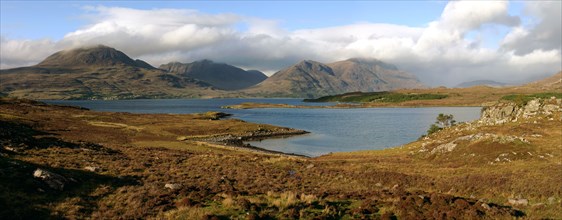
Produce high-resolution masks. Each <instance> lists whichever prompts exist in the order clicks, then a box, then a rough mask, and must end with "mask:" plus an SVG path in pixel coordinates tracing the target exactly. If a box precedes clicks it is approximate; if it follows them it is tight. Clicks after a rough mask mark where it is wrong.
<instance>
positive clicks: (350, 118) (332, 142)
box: [46, 99, 480, 156]
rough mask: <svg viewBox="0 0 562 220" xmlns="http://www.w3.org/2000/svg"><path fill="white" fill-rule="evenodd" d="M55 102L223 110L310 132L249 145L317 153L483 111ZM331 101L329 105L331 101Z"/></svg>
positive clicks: (387, 139) (393, 141) (401, 137)
mask: <svg viewBox="0 0 562 220" xmlns="http://www.w3.org/2000/svg"><path fill="white" fill-rule="evenodd" d="M46 102H48V103H53V104H64V105H75V106H82V107H86V108H89V109H92V110H96V111H111V112H136V113H195V112H206V111H222V112H227V113H231V114H234V116H233V117H235V118H239V119H242V120H245V121H249V122H255V123H264V124H272V125H279V126H284V127H291V128H297V129H303V130H306V131H309V132H311V134H307V135H302V136H297V137H290V138H278V139H268V140H263V141H256V142H250V144H252V145H254V146H258V147H262V148H266V149H270V150H277V151H282V152H287V153H297V154H304V155H308V156H319V155H322V154H327V153H330V152H338V151H357V150H368V149H383V148H388V147H393V146H397V145H402V144H406V143H409V142H411V141H414V140H416V139H417V138H418V137H420V136H421V135H422V134H424V133H425V131H426V130H427V128H428V127H429V125H430V124H431V123H433V122H434V121H435V117H436V116H437V115H438V114H439V113H446V114H453V115H454V116H455V119H456V120H457V121H459V122H460V121H471V120H474V119H477V118H478V117H479V116H480V108H478V107H437V108H369V109H246V110H239V109H221V108H220V107H221V106H225V105H234V104H240V103H243V102H266V103H286V104H292V105H326V104H324V103H304V102H301V100H300V99H162V100H116V101H101V100H94V101H92V100H80V101H74V100H64V101H58V100H57V101H46ZM328 105H330V104H328Z"/></svg>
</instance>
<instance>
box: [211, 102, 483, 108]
mask: <svg viewBox="0 0 562 220" xmlns="http://www.w3.org/2000/svg"><path fill="white" fill-rule="evenodd" d="M486 106H491V104H490V103H482V104H479V105H471V104H466V105H452V104H451V105H437V104H415V105H414V104H412V105H392V104H380V103H377V104H374V105H373V104H372V103H370V104H347V103H346V104H343V103H338V104H335V105H289V104H273V103H254V102H247V103H241V104H237V105H226V106H221V108H222V109H260V108H295V109H360V108H432V107H481V108H482V107H486Z"/></svg>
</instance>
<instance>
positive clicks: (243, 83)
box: [0, 45, 424, 99]
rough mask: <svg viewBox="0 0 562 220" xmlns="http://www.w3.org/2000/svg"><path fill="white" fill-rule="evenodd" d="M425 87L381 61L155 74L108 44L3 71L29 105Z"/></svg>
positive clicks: (185, 66) (209, 67)
mask: <svg viewBox="0 0 562 220" xmlns="http://www.w3.org/2000/svg"><path fill="white" fill-rule="evenodd" d="M422 87H424V85H423V84H422V83H421V82H420V81H419V80H418V79H417V78H416V77H415V76H414V75H413V74H410V73H407V72H404V71H400V70H398V68H397V67H396V66H394V65H392V64H388V63H384V62H382V61H379V60H376V59H358V58H354V59H348V60H344V61H339V62H334V63H328V64H323V63H320V62H316V61H311V60H304V61H301V62H299V63H297V64H295V65H292V66H290V67H288V68H285V69H283V70H281V71H278V72H277V73H275V74H273V75H272V76H271V77H269V78H268V77H267V76H266V75H265V74H263V73H262V72H259V71H257V70H243V69H241V68H238V67H235V66H231V65H228V64H224V63H215V62H213V61H210V60H201V61H195V62H191V63H180V62H170V63H168V64H163V65H161V66H159V68H155V67H153V66H151V65H150V64H148V63H146V62H144V61H142V60H138V59H137V60H134V59H131V58H130V57H129V56H127V55H126V54H125V53H123V52H121V51H119V50H116V49H114V48H111V47H107V46H103V45H97V46H92V47H83V48H75V49H69V50H63V51H59V52H57V53H54V54H53V55H51V56H49V57H47V58H46V59H45V60H43V61H41V62H40V63H38V64H37V65H34V66H29V67H20V68H14V69H5V70H0V95H6V96H12V97H20V98H30V99H131V98H193V97H241V96H243V97H318V96H323V95H331V94H339V93H344V92H355V91H363V92H372V91H387V90H394V89H401V88H422Z"/></svg>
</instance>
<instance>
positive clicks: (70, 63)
mask: <svg viewBox="0 0 562 220" xmlns="http://www.w3.org/2000/svg"><path fill="white" fill-rule="evenodd" d="M114 65H125V66H134V67H141V68H149V69H151V68H154V67H152V66H150V65H149V64H147V63H146V62H144V61H142V60H137V61H135V60H133V59H131V58H130V57H129V56H127V55H126V54H125V53H123V52H121V51H119V50H117V49H115V48H112V47H108V46H105V45H101V44H99V45H94V46H87V47H80V48H74V49H70V50H62V51H59V52H56V53H54V54H53V55H51V56H49V57H47V58H46V59H45V60H43V61H42V62H41V63H39V64H37V65H36V66H40V67H83V66H95V67H101V66H114Z"/></svg>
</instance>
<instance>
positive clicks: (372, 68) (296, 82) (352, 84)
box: [245, 58, 424, 98]
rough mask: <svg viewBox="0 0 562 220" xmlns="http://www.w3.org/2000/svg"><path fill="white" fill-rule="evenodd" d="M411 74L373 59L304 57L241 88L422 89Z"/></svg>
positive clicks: (312, 91)
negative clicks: (321, 60) (332, 60)
mask: <svg viewBox="0 0 562 220" xmlns="http://www.w3.org/2000/svg"><path fill="white" fill-rule="evenodd" d="M422 87H424V85H423V84H422V83H421V82H420V81H419V80H418V79H417V78H416V77H415V76H414V75H412V74H409V73H406V72H403V71H400V70H398V68H396V67H395V66H394V65H391V64H387V63H384V62H382V61H379V60H375V59H358V58H354V59H349V60H344V61H339V62H335V63H330V64H323V63H319V62H316V61H310V60H305V61H301V62H299V63H297V64H295V65H293V66H290V67H288V68H286V69H284V70H281V71H279V72H277V73H275V74H274V75H273V76H271V77H269V78H268V79H266V80H264V81H263V82H261V83H260V84H258V85H256V86H254V87H252V88H249V89H247V90H245V92H246V93H249V94H257V95H261V96H289V97H309V98H310V97H319V96H325V95H333V94H340V93H346V92H356V91H362V92H375V91H388V90H394V89H400V88H422Z"/></svg>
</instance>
